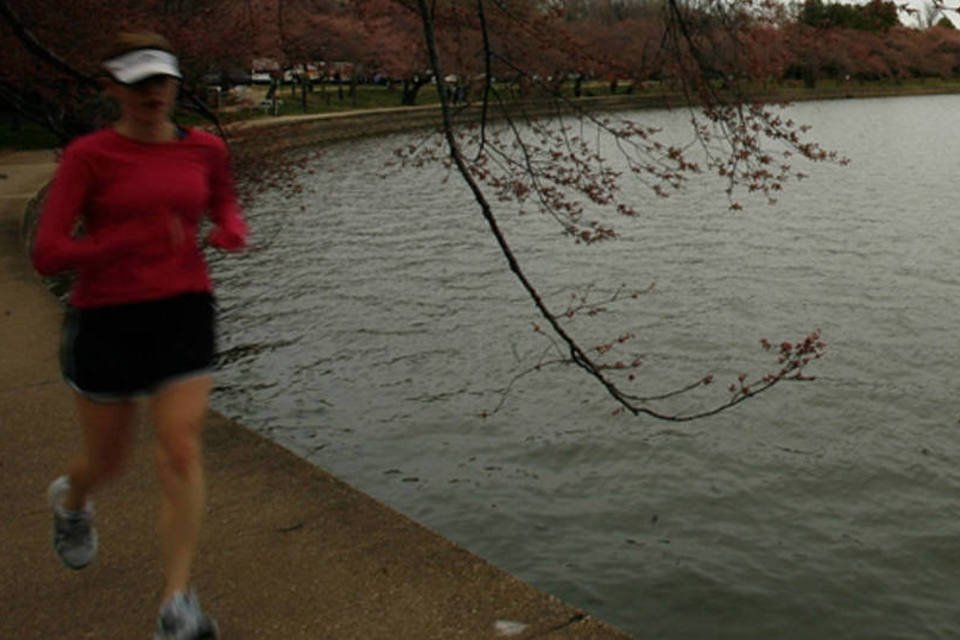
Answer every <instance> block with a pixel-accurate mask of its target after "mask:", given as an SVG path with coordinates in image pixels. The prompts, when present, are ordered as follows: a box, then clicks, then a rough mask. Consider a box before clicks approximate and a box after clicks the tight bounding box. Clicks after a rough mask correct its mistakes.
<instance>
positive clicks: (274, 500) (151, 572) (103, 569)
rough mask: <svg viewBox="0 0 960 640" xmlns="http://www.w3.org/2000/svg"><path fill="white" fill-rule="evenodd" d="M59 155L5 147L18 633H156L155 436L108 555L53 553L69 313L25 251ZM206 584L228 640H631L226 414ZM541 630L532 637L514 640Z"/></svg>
mask: <svg viewBox="0 0 960 640" xmlns="http://www.w3.org/2000/svg"><path fill="white" fill-rule="evenodd" d="M52 161H53V158H52V156H51V154H49V153H43V152H29V153H4V152H3V151H0V176H3V177H0V451H2V456H0V504H2V505H3V512H4V513H3V517H0V540H2V541H3V558H2V560H0V603H2V604H0V638H4V639H6V638H10V639H17V640H24V639H32V638H37V639H40V638H43V639H45V640H48V639H50V638H63V639H66V640H73V639H83V638H96V639H97V640H111V639H123V640H130V639H135V638H149V637H150V634H151V632H152V626H153V622H154V618H155V615H156V607H157V604H158V603H157V600H158V597H159V591H160V585H161V575H160V571H159V566H158V553H157V543H156V539H155V535H154V518H155V514H154V510H155V505H156V503H157V487H156V482H155V480H154V477H153V473H152V469H151V464H150V462H151V456H150V449H149V444H150V442H149V439H150V431H149V429H148V428H142V429H141V430H140V434H141V435H140V437H139V439H138V445H137V449H136V451H135V454H134V461H133V464H132V467H131V469H130V470H129V472H128V473H127V475H126V476H125V477H124V478H123V479H122V480H121V481H119V482H117V483H116V484H114V485H112V486H111V487H108V488H106V489H105V490H104V491H103V492H101V493H99V494H98V496H97V510H98V518H99V529H100V541H101V547H100V551H101V555H100V557H99V558H98V559H97V561H96V562H95V563H94V564H93V565H91V566H90V567H88V568H87V569H85V570H83V571H81V572H72V571H69V570H67V569H64V568H62V567H61V566H60V564H59V562H58V561H57V560H56V558H55V557H54V555H53V552H52V550H51V549H50V547H49V539H48V529H49V526H50V523H49V519H50V516H49V513H48V510H47V507H46V505H45V503H44V497H43V496H44V492H45V490H46V486H47V484H48V483H49V481H50V480H51V479H52V478H53V477H54V476H55V475H56V474H58V473H59V470H60V469H61V468H62V466H63V465H64V463H65V461H66V460H67V458H68V457H69V455H70V454H71V453H72V451H73V448H74V446H75V445H76V444H77V443H78V434H77V427H76V425H75V422H74V419H73V417H72V407H71V402H70V398H69V395H68V393H67V391H66V388H65V386H64V385H63V383H62V382H61V380H60V377H59V373H58V370H57V364H56V348H57V334H58V325H59V317H60V309H59V306H58V303H57V302H56V301H55V300H54V298H53V297H52V296H51V295H49V294H48V293H47V292H46V290H45V289H44V288H43V287H42V286H41V284H40V282H39V280H38V279H37V277H36V276H35V275H34V274H33V272H32V270H31V269H30V266H29V263H28V261H27V260H26V258H25V256H24V253H23V247H22V246H21V244H20V228H19V227H20V221H21V218H22V214H23V211H24V209H25V207H26V204H27V202H28V200H29V198H30V197H31V196H33V195H34V193H35V192H36V190H37V189H38V188H40V187H41V186H42V185H43V184H44V183H45V182H46V181H47V180H48V179H49V176H50V174H51V172H52V170H53V166H54V165H53V164H52ZM205 441H206V457H207V468H208V483H209V505H208V513H207V519H206V523H205V529H204V534H203V539H202V543H201V552H200V558H199V560H198V563H197V567H196V569H197V571H196V574H197V579H196V584H197V588H198V591H199V593H200V595H201V598H202V599H203V601H204V602H205V604H206V606H207V607H208V608H209V609H210V611H211V612H212V613H213V614H214V615H216V616H217V617H218V618H219V620H220V622H221V626H222V631H223V636H224V638H225V639H226V640H243V639H257V640H271V639H273V638H277V639H283V640H293V639H298V638H303V639H310V640H328V639H329V640H339V639H356V640H378V639H381V638H382V639H385V640H386V639H389V640H408V639H409V640H430V639H434V638H435V639H437V640H450V639H454V638H461V639H466V640H473V639H486V638H490V639H496V638H510V637H512V638H521V639H532V638H537V639H540V638H545V639H570V640H573V639H576V640H594V639H596V640H599V639H609V640H614V639H618V640H623V639H625V638H626V636H625V635H623V634H622V633H620V632H619V631H617V630H615V629H613V628H611V627H609V626H608V625H605V624H604V623H602V622H600V621H598V620H595V619H593V618H590V617H589V616H586V615H585V614H584V613H583V612H582V611H579V610H577V609H575V608H572V607H570V606H567V605H566V604H564V603H561V602H560V601H558V600H556V599H555V598H553V597H551V596H548V595H545V594H543V593H541V592H539V591H537V590H536V589H534V588H532V587H531V586H529V585H527V584H525V583H523V582H521V581H520V580H518V579H516V578H514V577H512V576H510V575H509V574H507V573H505V572H503V571H501V570H499V569H497V568H496V567H493V566H491V565H490V564H488V563H486V562H484V561H483V560H481V559H479V558H477V557H476V556H474V555H471V554H470V553H469V552H467V551H465V550H464V549H462V548H459V547H457V546H455V545H453V544H451V543H450V542H448V541H447V540H445V539H443V538H441V537H440V536H437V535H436V534H434V533H432V532H430V531H428V530H426V529H425V528H423V527H421V526H420V525H418V524H416V523H415V522H412V521H411V520H409V519H407V518H405V517H404V516H402V515H400V514H398V513H396V512H394V511H392V510H391V509H389V508H387V507H385V506H383V505H382V504H380V503H378V502H376V501H374V500H373V499H372V498H370V497H368V496H366V495H365V494H363V493H360V492H358V491H356V490H354V489H352V488H351V487H349V486H347V485H345V484H344V483H342V482H340V481H338V480H337V479H335V478H333V477H332V476H330V475H329V474H327V473H325V472H323V471H322V470H320V469H317V468H315V467H313V466H311V465H309V464H307V463H306V462H304V461H302V460H301V459H299V458H297V457H295V456H294V455H293V454H291V453H289V452H288V451H286V450H285V449H282V448H281V447H279V446H277V445H275V444H273V443H271V442H269V441H267V440H265V439H263V438H261V437H259V436H257V435H255V434H253V433H252V432H250V431H248V430H247V429H244V428H243V427H242V426H240V425H237V424H235V423H232V422H230V421H228V420H225V419H224V418H223V417H221V416H219V415H216V414H213V413H211V415H210V416H209V420H208V425H207V429H206V432H205ZM506 621H510V622H514V623H519V624H520V625H525V626H523V627H522V631H520V632H519V633H513V634H512V635H511V634H510V633H509V632H510V631H511V630H516V629H519V628H521V627H519V626H516V625H510V624H505V622H506Z"/></svg>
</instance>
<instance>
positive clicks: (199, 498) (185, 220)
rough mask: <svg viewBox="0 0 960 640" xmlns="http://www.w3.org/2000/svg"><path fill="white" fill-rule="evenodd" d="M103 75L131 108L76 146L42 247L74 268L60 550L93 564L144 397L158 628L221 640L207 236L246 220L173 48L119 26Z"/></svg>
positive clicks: (110, 90)
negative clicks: (211, 494) (212, 523)
mask: <svg viewBox="0 0 960 640" xmlns="http://www.w3.org/2000/svg"><path fill="white" fill-rule="evenodd" d="M103 69H104V70H105V71H106V75H107V77H106V78H105V79H104V90H105V92H106V93H107V94H108V95H109V96H110V97H112V98H113V99H114V100H116V102H117V104H118V105H119V108H120V117H119V119H118V120H116V121H115V122H114V123H113V124H112V126H110V127H107V128H104V129H101V130H99V131H96V132H94V133H91V134H89V135H86V136H83V137H80V138H77V139H76V140H74V141H73V142H71V143H70V144H69V145H68V146H67V147H66V149H65V150H64V152H63V156H62V159H61V161H60V164H59V166H58V169H57V172H56V175H55V176H54V179H53V182H52V184H51V186H50V189H49V192H48V194H47V198H46V202H45V204H44V208H43V212H42V214H41V218H40V221H39V225H38V229H37V235H36V241H35V245H34V248H33V252H32V258H33V264H34V267H35V268H36V269H37V271H38V272H40V273H41V274H43V275H53V274H58V273H62V272H72V273H73V274H74V280H73V284H72V287H71V291H70V298H69V305H68V307H67V311H66V317H65V320H64V329H63V336H62V346H61V367H62V371H63V375H64V378H65V379H66V381H67V383H68V384H69V385H70V386H71V387H72V388H73V392H74V396H75V399H76V409H77V414H78V417H79V422H80V425H81V428H82V436H83V446H82V450H81V452H80V454H79V455H78V456H77V457H76V458H75V459H74V460H73V461H72V462H71V463H70V464H69V466H68V467H67V470H66V473H65V474H64V475H62V476H61V477H59V478H57V479H56V480H54V481H53V483H52V484H51V485H50V489H49V491H48V498H49V501H50V503H51V506H52V508H53V546H54V549H55V550H56V552H57V554H58V555H59V556H60V559H61V560H62V561H63V563H64V564H65V565H66V566H68V567H70V568H72V569H81V568H83V567H85V566H86V565H88V564H89V563H90V562H91V561H92V560H93V559H94V557H95V555H96V553H97V544H98V539H97V532H96V529H95V528H94V522H93V515H94V511H93V503H92V501H91V499H90V495H91V493H92V492H93V491H94V489H97V488H99V487H100V486H101V485H102V484H103V483H104V482H105V481H106V480H109V479H111V478H112V477H114V476H116V475H117V474H118V472H120V471H121V468H122V466H123V464H124V462H125V461H126V459H127V457H128V452H129V450H130V447H131V440H132V432H133V427H134V422H135V417H136V412H137V407H138V403H139V401H143V402H144V404H145V405H146V407H147V409H148V412H149V415H150V418H151V421H152V423H153V427H154V431H155V440H156V468H157V472H158V475H159V479H160V486H161V492H162V501H161V511H160V522H159V535H160V541H161V552H162V564H163V569H164V579H165V585H164V590H163V600H162V603H161V607H160V613H159V616H158V620H157V628H156V634H155V638H156V639H157V640H186V639H191V640H196V639H200V638H216V637H218V630H217V625H216V623H215V622H214V620H213V618H211V617H210V616H208V615H207V614H205V613H204V612H203V611H202V610H201V608H200V605H199V603H198V600H197V597H196V595H195V593H194V591H193V590H192V589H191V587H190V569H191V564H192V562H193V559H194V555H195V552H196V548H197V543H198V538H199V531H200V524H201V516H202V514H203V511H204V500H205V489H204V474H203V466H202V460H201V437H200V434H201V429H202V426H203V423H204V419H205V415H206V412H207V403H208V399H209V395H210V390H211V387H212V384H213V382H212V376H211V372H212V369H213V366H214V351H215V344H214V343H215V322H216V318H215V304H214V298H213V295H212V285H211V280H210V276H209V273H208V270H207V266H206V262H205V260H204V256H203V253H202V250H201V243H200V242H199V241H198V235H199V233H200V227H201V223H202V222H203V219H204V217H205V216H206V217H209V220H210V232H209V233H208V234H207V235H206V237H205V242H206V243H208V244H210V245H212V246H214V247H216V248H219V249H221V250H227V251H236V250H240V249H242V248H243V247H244V245H245V242H246V235H247V230H246V225H245V223H244V221H243V218H242V216H241V213H240V209H239V207H238V204H237V200H236V196H235V193H234V187H233V178H232V174H231V169H230V159H229V155H228V151H227V148H226V145H225V144H224V142H223V141H222V140H220V138H218V137H216V136H214V135H212V134H208V133H206V132H204V131H201V130H198V129H184V128H181V127H179V126H177V125H176V124H175V123H174V121H173V120H172V113H173V108H174V105H175V102H176V97H177V93H178V90H179V86H180V78H181V74H180V69H179V65H178V61H177V58H176V57H175V55H174V54H173V52H172V47H171V46H170V43H169V42H168V41H167V40H166V39H165V38H164V37H163V36H160V35H157V34H152V33H123V34H119V35H118V36H117V37H116V39H115V42H114V43H113V47H112V50H111V51H110V53H109V54H108V56H107V57H106V59H105V60H104V61H103Z"/></svg>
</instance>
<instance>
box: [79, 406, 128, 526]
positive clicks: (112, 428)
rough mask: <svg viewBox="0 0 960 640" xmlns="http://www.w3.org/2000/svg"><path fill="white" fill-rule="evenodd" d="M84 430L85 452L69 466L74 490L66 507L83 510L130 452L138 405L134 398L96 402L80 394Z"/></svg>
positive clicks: (120, 466) (114, 474) (116, 473)
mask: <svg viewBox="0 0 960 640" xmlns="http://www.w3.org/2000/svg"><path fill="white" fill-rule="evenodd" d="M76 405H77V415H78V417H79V419H80V425H81V427H82V429H83V452H82V453H81V454H80V455H78V456H77V457H76V458H74V459H73V460H72V461H71V462H70V464H69V466H68V467H67V475H68V476H70V490H69V491H68V492H67V495H66V496H65V498H64V502H63V507H64V508H65V509H68V510H70V511H80V510H81V509H83V506H84V504H86V501H87V496H88V495H89V494H90V492H91V491H93V489H95V488H96V487H97V486H98V485H100V484H102V483H103V482H104V481H106V480H108V479H110V478H112V477H114V476H116V475H118V474H119V473H120V472H121V471H122V470H123V465H124V463H125V462H126V461H127V459H128V457H129V455H130V443H131V441H132V434H133V423H134V418H135V417H136V410H137V406H136V404H135V403H133V402H131V401H124V402H103V403H101V402H94V401H92V400H90V399H89V398H86V397H84V396H83V395H81V394H79V393H78V394H77V395H76Z"/></svg>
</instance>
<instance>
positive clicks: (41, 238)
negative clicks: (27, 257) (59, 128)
mask: <svg viewBox="0 0 960 640" xmlns="http://www.w3.org/2000/svg"><path fill="white" fill-rule="evenodd" d="M93 180H94V176H93V172H92V170H91V168H90V165H89V164H88V162H87V161H86V160H85V159H84V158H83V157H82V156H81V155H80V154H78V153H77V152H76V151H75V149H73V148H71V147H67V149H66V151H64V154H63V157H62V158H61V160H60V164H59V166H58V167H57V171H56V173H55V175H54V178H53V182H52V183H51V185H50V189H49V190H48V191H47V196H46V199H45V201H44V205H43V211H42V212H41V214H40V221H39V223H38V225H37V235H36V240H35V242H34V245H33V251H32V255H31V257H32V260H33V266H34V268H35V269H36V270H37V271H38V272H39V273H40V274H42V275H45V276H50V275H54V274H56V273H60V272H63V271H72V270H76V269H79V268H82V267H85V266H89V265H92V264H97V263H101V262H104V261H108V260H111V259H113V258H114V257H116V256H118V255H120V254H122V253H125V252H127V251H131V250H134V249H135V248H136V247H138V246H139V245H140V244H142V243H143V242H146V241H149V237H150V236H151V235H153V234H154V233H155V230H153V229H147V228H139V229H138V228H136V227H133V226H131V225H120V226H117V227H115V228H112V229H105V230H103V231H100V232H98V233H97V234H96V235H90V234H87V235H82V236H78V235H76V228H77V222H78V221H79V219H80V216H81V215H82V213H83V210H84V207H85V204H86V203H87V201H88V199H89V198H90V194H91V188H92V185H93Z"/></svg>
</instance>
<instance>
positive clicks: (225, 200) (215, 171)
mask: <svg viewBox="0 0 960 640" xmlns="http://www.w3.org/2000/svg"><path fill="white" fill-rule="evenodd" d="M213 157H214V160H213V165H214V166H213V167H212V171H211V175H210V206H209V209H210V220H211V221H212V222H213V224H214V227H213V229H211V230H210V233H208V234H207V243H209V244H210V245H212V246H214V247H216V248H218V249H223V250H224V251H239V250H240V249H243V248H244V247H245V246H246V244H247V224H246V222H244V220H243V215H242V214H241V213H240V205H239V203H238V202H237V194H236V190H235V188H234V183H233V171H232V170H231V168H230V154H229V153H228V152H227V147H226V145H225V144H224V143H223V141H222V140H219V139H217V146H216V149H215V153H214V154H213Z"/></svg>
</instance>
